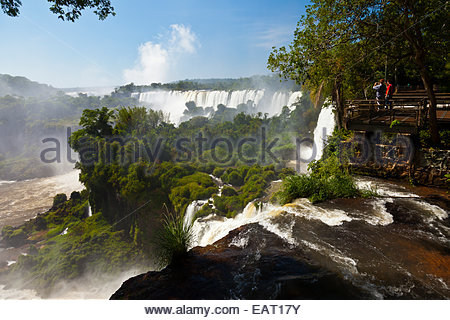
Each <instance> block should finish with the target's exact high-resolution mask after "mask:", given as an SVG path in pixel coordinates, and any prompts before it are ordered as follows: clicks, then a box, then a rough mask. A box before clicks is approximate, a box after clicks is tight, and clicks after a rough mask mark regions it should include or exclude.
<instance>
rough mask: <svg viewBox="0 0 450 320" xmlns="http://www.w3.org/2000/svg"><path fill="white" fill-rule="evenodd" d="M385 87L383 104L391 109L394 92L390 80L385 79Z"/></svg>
mask: <svg viewBox="0 0 450 320" xmlns="http://www.w3.org/2000/svg"><path fill="white" fill-rule="evenodd" d="M386 83H387V87H386V101H385V103H384V106H385V107H386V108H388V107H389V109H392V100H391V99H392V95H393V94H394V86H393V85H392V83H391V81H390V80H387V81H386Z"/></svg>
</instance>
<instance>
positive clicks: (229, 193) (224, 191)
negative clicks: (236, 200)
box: [222, 186, 238, 197]
mask: <svg viewBox="0 0 450 320" xmlns="http://www.w3.org/2000/svg"><path fill="white" fill-rule="evenodd" d="M237 194H238V193H237V192H236V190H234V189H233V188H231V187H227V186H225V187H223V189H222V195H223V196H225V197H231V196H235V195H237Z"/></svg>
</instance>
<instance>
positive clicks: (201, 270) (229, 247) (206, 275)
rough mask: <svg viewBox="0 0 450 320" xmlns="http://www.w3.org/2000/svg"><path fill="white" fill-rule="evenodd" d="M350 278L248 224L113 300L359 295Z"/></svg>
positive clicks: (139, 279) (132, 283) (128, 285)
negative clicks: (316, 263)
mask: <svg viewBox="0 0 450 320" xmlns="http://www.w3.org/2000/svg"><path fill="white" fill-rule="evenodd" d="M365 297H366V294H365V293H364V292H362V291H361V289H359V288H357V287H355V286H354V285H353V284H352V283H351V282H350V281H348V280H346V279H344V278H343V277H341V276H340V275H338V274H336V273H334V272H331V271H330V270H328V269H326V268H324V267H321V266H318V265H315V264H314V263H313V262H312V261H311V259H309V258H308V257H307V256H306V255H305V254H304V253H303V252H300V251H299V249H296V248H293V247H292V246H291V245H290V244H289V243H287V242H286V241H285V240H283V239H281V238H280V237H278V236H277V235H275V234H274V233H271V232H269V231H267V230H265V229H264V228H263V227H261V226H260V225H259V224H250V225H246V226H243V227H241V228H238V229H235V230H233V231H231V232H230V233H229V234H228V235H227V236H226V237H225V238H223V239H221V240H219V241H217V242H215V243H214V244H213V245H209V246H207V247H195V248H193V249H192V250H191V251H190V252H189V254H188V257H187V258H186V259H185V260H183V261H182V262H180V263H179V264H178V265H170V266H168V267H166V268H165V269H163V270H162V271H150V272H148V273H146V274H142V275H139V276H136V277H134V278H131V279H129V280H127V281H126V282H124V283H123V284H122V286H121V288H120V289H119V290H117V292H115V293H114V294H113V295H112V297H111V299H148V300H155V299H357V298H365Z"/></svg>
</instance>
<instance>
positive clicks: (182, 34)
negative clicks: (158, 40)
mask: <svg viewBox="0 0 450 320" xmlns="http://www.w3.org/2000/svg"><path fill="white" fill-rule="evenodd" d="M170 28H171V29H172V31H171V38H170V46H171V50H174V51H179V52H188V53H194V52H195V51H196V46H197V45H198V40H197V36H196V35H195V33H193V32H192V31H191V28H189V27H186V26H184V25H182V24H173V25H171V26H170Z"/></svg>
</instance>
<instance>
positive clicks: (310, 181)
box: [274, 129, 378, 204]
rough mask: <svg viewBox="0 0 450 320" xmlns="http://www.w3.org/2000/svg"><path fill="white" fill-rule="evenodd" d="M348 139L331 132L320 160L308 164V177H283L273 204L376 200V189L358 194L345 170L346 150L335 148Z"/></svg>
mask: <svg viewBox="0 0 450 320" xmlns="http://www.w3.org/2000/svg"><path fill="white" fill-rule="evenodd" d="M351 135H352V133H351V132H350V131H347V130H343V129H342V130H338V129H335V130H334V131H333V134H332V135H331V136H330V137H329V138H328V140H327V143H326V145H325V147H324V150H323V155H322V158H321V159H320V160H317V161H312V162H311V163H310V164H309V166H308V168H309V170H310V173H309V174H301V175H287V176H286V177H285V178H284V179H283V184H282V187H281V189H280V191H278V192H277V193H276V194H275V195H274V200H277V201H279V202H280V203H281V204H286V203H289V202H292V201H293V200H295V199H297V198H308V199H309V200H310V201H311V202H312V203H317V202H322V201H325V200H330V199H336V198H355V197H363V198H371V197H377V196H378V193H377V190H376V189H368V190H365V189H362V190H359V189H358V188H357V186H356V184H355V181H354V179H353V177H352V175H351V174H350V172H349V170H348V153H347V152H348V150H342V149H341V148H340V147H339V146H340V145H341V141H344V140H347V139H349V138H350V137H351Z"/></svg>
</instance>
